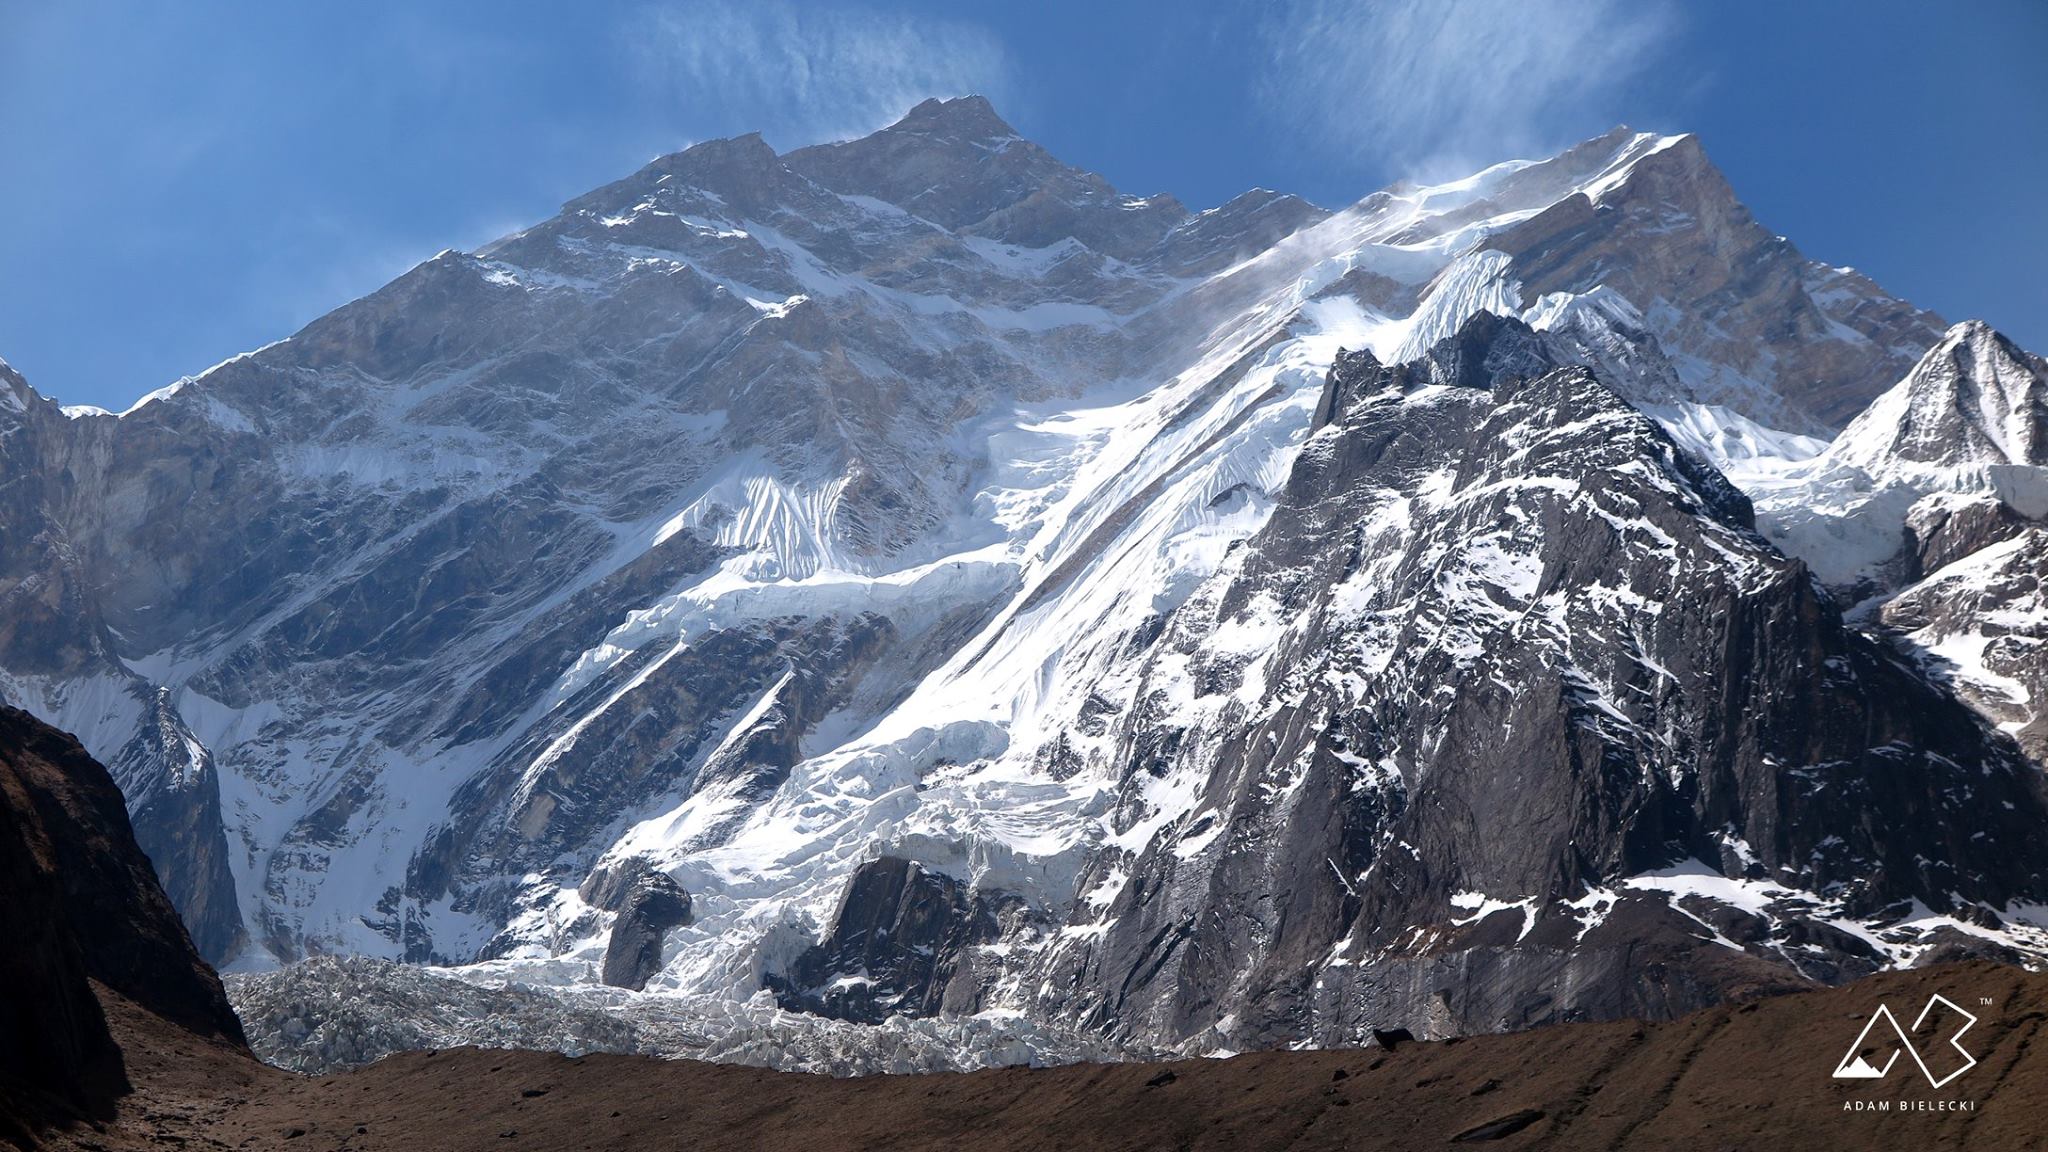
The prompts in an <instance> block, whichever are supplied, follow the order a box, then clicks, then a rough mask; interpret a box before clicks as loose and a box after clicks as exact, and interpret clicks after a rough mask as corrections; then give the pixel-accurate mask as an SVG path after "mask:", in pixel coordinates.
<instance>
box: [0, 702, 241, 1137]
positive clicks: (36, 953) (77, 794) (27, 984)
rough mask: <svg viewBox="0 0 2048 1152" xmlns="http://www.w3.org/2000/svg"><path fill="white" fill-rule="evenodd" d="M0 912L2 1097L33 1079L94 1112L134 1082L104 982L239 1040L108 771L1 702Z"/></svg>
mask: <svg viewBox="0 0 2048 1152" xmlns="http://www.w3.org/2000/svg"><path fill="white" fill-rule="evenodd" d="M0 922H4V923H5V924H6V925H7V929H6V931H5V932H4V933H0V989H4V995H0V1096H5V1095H9V1094H11V1093H13V1092H17V1091H20V1090H21V1089H23V1088H26V1089H28V1090H31V1091H40V1092H43V1093H48V1094H52V1095H54V1096H55V1097H57V1098H59V1099H62V1100H63V1101H65V1102H66V1103H67V1104H69V1105H71V1106H73V1107H80V1108H84V1109H87V1110H88V1111H94V1110H100V1109H103V1108H104V1107H105V1106H106V1101H107V1100H109V1099H110V1098H111V1097H112V1096H114V1095H116V1094H118V1093H120V1092H122V1091H125V1090H126V1088H127V1079H126V1074H125V1072H124V1069H123V1063H122V1059H121V1054H120V1051H119V1048H118V1047H117V1045H116V1044H115V1041H114V1039H113V1037H112V1036H111V1035H110V1034H109V1032H108V1030H107V1023H106V1019H105V1016H104V1015H103V1013H102V1010H101V1006H100V1003H99V1001H98V999H97V998H96V996H95V993H94V985H95V984H99V985H104V986H105V987H106V988H108V989H110V990H111V991H112V992H114V993H117V994H118V995H120V996H122V997H124V998H126V999H127V1000H129V1001H131V1002H133V1003H134V1004H135V1005H137V1006H139V1007H140V1008H142V1009H144V1010H146V1011H148V1012H151V1013H154V1014H156V1015H157V1016H159V1017H161V1018H162V1019H164V1020H166V1021H168V1022H170V1023H171V1024H173V1025H175V1026H177V1027H179V1028H182V1029H185V1030H187V1031H189V1032H191V1033H194V1034H197V1035H200V1036H207V1037H215V1038H218V1039H221V1040H225V1041H227V1042H229V1043H230V1044H233V1045H236V1046H239V1045H240V1044H241V1043H242V1026H241V1022H240V1021H239V1020H237V1019H236V1018H235V1014H234V1012H233V1010H232V1009H230V1008H229V1007H228V1003H227V998H226V996H225V995H224V994H223V992H222V990H221V985H220V981H219V979H218V978H217V977H216V976H215V975H214V974H213V971H212V970H211V969H210V968H208V967H207V966H206V964H205V962H204V961H202V960H201V959H200V958H199V956H198V955H197V953H196V952H195V951H194V950H193V947H192V943H191V939H190V938H189V937H188V936H187V935H186V933H185V929H184V926H183V925H182V924H180V923H179V921H178V915H177V913H176V911H174V910H173V909H172V907H171V904H170V901H169V900H168V899H166V898H165V896H164V893H163V889H162V887H161V886H160V885H159V884H158V883H157V880H156V876H155V874H154V872H153V871H152V869H151V867H150V863H149V860H148V858H147V857H145V856H144V855H143V854H142V852H141V850H140V849H139V848H137V847H136V844H135V838H134V835H133V833H132V832H131V830H130V828H129V824H128V814H127V810H126V808H125V807H124V806H123V804H122V800H121V794H120V792H119V790H118V789H116V788H115V787H114V783H113V780H112V779H111V778H109V776H108V775H107V772H106V770H105V769H104V768H102V767H100V765H99V764H97V763H95V762H94V761H93V760H92V758H91V757H89V756H87V755H86V754H85V750H84V749H83V748H80V747H79V745H78V742H77V741H75V740H73V739H72V738H71V737H69V736H66V735H64V734H63V733H61V732H57V731H55V730H54V729H52V728H50V727H48V726H47V725H44V724H42V723H41V722H40V721H38V720H36V719H35V718H34V717H32V716H30V715H29V714H28V713H26V712H22V711H19V710H18V709H13V708H0ZM6 1135H7V1133H6V1130H5V1129H4V1128H0V1137H5V1136H6Z"/></svg>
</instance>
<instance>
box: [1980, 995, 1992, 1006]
mask: <svg viewBox="0 0 2048 1152" xmlns="http://www.w3.org/2000/svg"><path fill="white" fill-rule="evenodd" d="M1977 1003H1979V1004H1981V1005H1983V1006H1984V1007H1986V1008H1989V1007H1991V997H1989V996H1979V997H1977Z"/></svg>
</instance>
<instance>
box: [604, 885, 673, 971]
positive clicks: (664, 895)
mask: <svg viewBox="0 0 2048 1152" xmlns="http://www.w3.org/2000/svg"><path fill="white" fill-rule="evenodd" d="M689 922H690V894H689V893H688V892H685V891H683V889H682V885H680V884H677V883H676V882H675V881H674V880H671V879H669V878H668V877H667V876H664V875H662V874H661V873H659V872H648V873H645V874H643V875H641V876H640V877H639V878H638V879H637V880H634V881H633V883H632V886H631V887H629V888H627V889H626V893H625V896H624V897H623V898H622V900H621V902H620V903H619V906H618V919H616V920H614V921H612V935H611V941H610V943H608V944H607V945H606V946H605V950H604V976H603V979H604V982H605V983H606V984H609V985H611V986H612V987H614V988H631V989H633V990H634V991H636V992H637V991H639V990H640V989H642V988H645V987H647V979H648V977H650V976H652V975H654V974H655V972H657V971H659V970H660V969H661V937H662V933H664V932H667V931H668V930H669V929H671V928H676V927H680V926H681V925H684V924H688V923H689Z"/></svg>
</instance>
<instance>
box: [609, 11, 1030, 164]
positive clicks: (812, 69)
mask: <svg viewBox="0 0 2048 1152" xmlns="http://www.w3.org/2000/svg"><path fill="white" fill-rule="evenodd" d="M627 42H628V45H629V50H630V54H631V57H632V59H633V63H634V67H635V69H636V72H637V74H638V76H639V78H640V80H641V81H642V82H643V83H645V84H647V85H648V86H649V87H650V88H651V89H652V90H653V91H654V92H655V93H656V94H657V95H658V97H659V98H661V99H663V100H665V101H667V102H669V103H672V104H673V105H674V107H675V110H676V113H677V114H678V115H679V117H681V118H682V119H684V120H685V121H687V122H689V123H691V124H701V123H706V122H715V123H717V125H718V129H717V130H719V131H728V130H744V129H738V125H741V124H744V126H745V129H759V130H761V132H762V134H763V135H765V136H767V137H768V139H769V140H770V141H771V142H772V143H774V144H775V145H777V146H778V147H784V148H787V147H791V146H795V145H800V144H809V143H815V142H817V141H820V140H831V139H839V138H843V137H848V136H858V135H862V134H864V133H867V132H871V131H873V130H874V129H876V128H880V127H882V126H884V125H886V124H888V123H890V122H892V121H894V120H895V119H896V118H898V117H900V116H901V115H902V114H903V113H904V112H906V111H908V110H909V109H910V108H911V107H912V106H913V105H915V104H917V103H918V102H919V101H921V100H924V99H925V98H927V97H931V96H942V97H943V96H959V95H964V94H968V93H981V94H984V95H988V96H990V97H992V98H996V99H998V100H999V99H1000V98H1001V97H1002V96H1003V95H1004V94H1005V93H1006V92H1007V90H1008V88H1009V81H1008V75H1009V64H1008V60H1007V58H1006V55H1005V53H1004V51H1003V47H1002V44H1001V43H1000V42H999V41H998V40H997V39H996V38H995V37H994V36H993V35H992V34H990V33H989V32H988V31H987V30H986V29H984V28H982V27H981V26H979V25H976V24H972V23H968V22H964V21H953V20H934V19H930V18H924V19H918V20H912V19H911V18H910V17H908V16H906V15H904V14H902V13H900V12H895V11H892V10H888V9H883V8H873V7H868V6H865V5H853V4H848V5H841V4H832V5H800V4H795V3H790V2H788V0H683V2H679V3H671V4H664V5H661V6H658V7H654V8H649V9H646V10H644V11H643V12H641V13H640V14H639V16H638V17H637V18H636V19H635V20H634V21H633V22H632V24H631V26H630V27H629V28H628V30H627Z"/></svg>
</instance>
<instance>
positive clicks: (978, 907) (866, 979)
mask: <svg viewBox="0 0 2048 1152" xmlns="http://www.w3.org/2000/svg"><path fill="white" fill-rule="evenodd" d="M1006 903H1007V902H1005V901H1003V900H1001V899H1000V898H991V897H989V896H985V895H983V894H981V893H977V892H974V891H972V890H970V889H969V888H968V886H967V885H965V884H963V883H961V882H960V881H959V880H956V879H954V878H953V877H951V876H947V875H945V874H943V873H939V872H933V871H929V870H927V869H926V868H925V867H924V866H923V865H921V864H919V863H918V862H917V861H915V860H905V859H902V858H900V857H893V856H885V857H882V858H881V859H878V860H870V861H868V862H867V863H865V864H862V865H861V866H860V867H859V868H858V869H856V870H855V871H854V874H853V879H852V881H851V882H850V883H848V884H847V887H846V895H845V897H844V898H843V899H842V900H841V902H840V906H839V911H838V914H837V915H836V916H835V917H834V919H833V924H832V930H831V932H830V933H829V934H828V935H827V936H826V938H825V939H824V940H823V941H821V942H819V943H818V944H817V945H815V946H814V947H812V948H810V949H808V950H807V951H805V952H804V953H803V955H801V956H800V957H798V958H797V961H796V963H795V964H793V965H791V966H790V969H789V971H788V972H787V973H785V974H783V975H781V976H779V977H775V978H773V979H772V981H771V987H774V988H775V991H776V995H777V999H779V1000H781V1001H782V1003H783V1005H784V1006H785V1007H788V1008H792V1009H799V1010H803V1011H809V1012H818V1013H821V1014H823V1015H826V1016H835V1017H838V1018H840V1019H844V1020H857V1021H861V1022H863V1023H879V1022H881V1021H882V1020H883V1019H884V1018H886V1017H888V1016H890V1015H892V1014H894V1013H898V1012H901V1013H904V1014H906V1015H913V1016H919V1015H931V1014H933V1013H936V1012H939V1011H941V1010H946V1011H967V1012H971V1011H973V1010H974V1009H975V1002H976V1000H977V999H978V997H979V995H980V990H979V988H978V987H977V986H976V984H975V982H974V980H973V968H972V964H971V959H970V956H969V952H970V950H971V949H972V948H973V947H974V946H975V945H977V944H985V943H989V942H992V941H994V940H995V939H996V938H997V937H998V936H999V935H1000V934H1001V928H1002V912H1003V910H1004V908H1005V906H1006ZM956 977H958V978H959V979H957V980H956Z"/></svg>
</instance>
